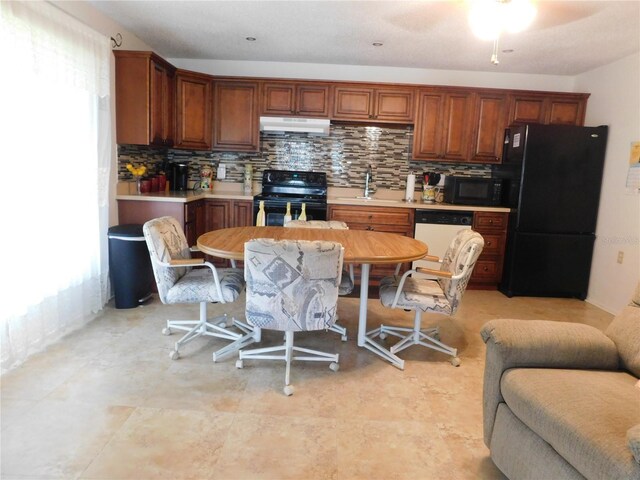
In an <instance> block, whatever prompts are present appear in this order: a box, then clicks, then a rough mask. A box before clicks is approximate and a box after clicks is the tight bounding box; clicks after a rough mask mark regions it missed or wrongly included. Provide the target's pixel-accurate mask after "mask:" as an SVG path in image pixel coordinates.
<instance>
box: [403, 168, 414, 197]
mask: <svg viewBox="0 0 640 480" xmlns="http://www.w3.org/2000/svg"><path fill="white" fill-rule="evenodd" d="M415 189H416V176H415V175H414V174H413V173H411V174H409V175H407V189H406V190H405V193H404V199H405V200H406V201H407V202H413V194H414V193H415Z"/></svg>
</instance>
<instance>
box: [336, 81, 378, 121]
mask: <svg viewBox="0 0 640 480" xmlns="http://www.w3.org/2000/svg"><path fill="white" fill-rule="evenodd" d="M333 98H334V104H333V118H335V119H339V120H369V119H371V118H372V117H373V98H374V90H373V88H364V87H363V88H357V87H341V86H340V87H335V88H334V91H333Z"/></svg>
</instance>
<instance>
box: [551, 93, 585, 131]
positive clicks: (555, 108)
mask: <svg viewBox="0 0 640 480" xmlns="http://www.w3.org/2000/svg"><path fill="white" fill-rule="evenodd" d="M588 98H589V95H582V94H576V95H573V96H564V95H563V96H552V97H550V98H549V110H548V114H547V122H548V123H550V124H554V125H584V116H585V113H586V110H587V99H588Z"/></svg>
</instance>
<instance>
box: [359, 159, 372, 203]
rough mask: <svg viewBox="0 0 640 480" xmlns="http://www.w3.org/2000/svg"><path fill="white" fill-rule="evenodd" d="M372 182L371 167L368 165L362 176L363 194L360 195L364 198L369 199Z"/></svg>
mask: <svg viewBox="0 0 640 480" xmlns="http://www.w3.org/2000/svg"><path fill="white" fill-rule="evenodd" d="M372 182H373V171H372V170H371V165H369V166H368V167H367V173H366V174H365V176H364V192H363V194H362V196H363V197H364V198H370V194H371V183H372Z"/></svg>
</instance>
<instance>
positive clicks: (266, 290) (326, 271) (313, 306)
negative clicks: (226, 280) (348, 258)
mask: <svg viewBox="0 0 640 480" xmlns="http://www.w3.org/2000/svg"><path fill="white" fill-rule="evenodd" d="M342 257H343V248H342V246H341V245H340V244H339V243H335V242H325V241H302V240H273V239H264V238H263V239H256V240H251V241H249V242H247V243H245V253H244V259H245V262H244V267H245V278H246V282H247V305H246V318H247V321H248V322H249V323H250V324H251V325H254V326H256V327H259V328H267V329H272V330H283V331H294V332H295V331H308V330H322V329H327V328H329V327H330V326H331V325H333V324H334V323H335V321H336V309H337V302H338V283H339V280H340V275H341V271H342Z"/></svg>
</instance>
